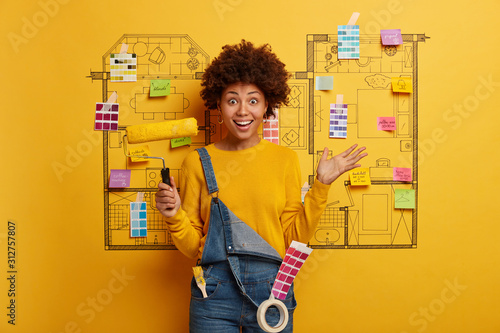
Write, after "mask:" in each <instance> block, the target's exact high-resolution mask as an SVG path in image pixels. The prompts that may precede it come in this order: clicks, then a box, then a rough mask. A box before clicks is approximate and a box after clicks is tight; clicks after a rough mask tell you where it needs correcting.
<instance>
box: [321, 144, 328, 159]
mask: <svg viewBox="0 0 500 333" xmlns="http://www.w3.org/2000/svg"><path fill="white" fill-rule="evenodd" d="M328 152H329V150H328V147H325V149H323V154H322V155H321V158H320V161H326V160H327V158H328Z"/></svg>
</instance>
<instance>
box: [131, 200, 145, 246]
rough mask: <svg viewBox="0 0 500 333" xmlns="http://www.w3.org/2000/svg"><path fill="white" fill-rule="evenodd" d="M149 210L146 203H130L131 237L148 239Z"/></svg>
mask: <svg viewBox="0 0 500 333" xmlns="http://www.w3.org/2000/svg"><path fill="white" fill-rule="evenodd" d="M147 235H148V228H147V210H146V202H145V201H139V202H138V201H135V202H131V203H130V237H146V236H147Z"/></svg>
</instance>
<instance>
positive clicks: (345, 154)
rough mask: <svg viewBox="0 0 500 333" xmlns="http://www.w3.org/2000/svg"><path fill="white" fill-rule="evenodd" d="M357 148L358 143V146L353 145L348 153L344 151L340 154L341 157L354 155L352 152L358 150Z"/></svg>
mask: <svg viewBox="0 0 500 333" xmlns="http://www.w3.org/2000/svg"><path fill="white" fill-rule="evenodd" d="M357 146H358V144H357V143H356V144H354V145H352V146H351V147H349V148H348V149H347V150H346V151H344V152H342V153H340V155H341V156H343V157H345V156H348V155H350V154H351V153H352V151H353V150H354V149H356V147H357Z"/></svg>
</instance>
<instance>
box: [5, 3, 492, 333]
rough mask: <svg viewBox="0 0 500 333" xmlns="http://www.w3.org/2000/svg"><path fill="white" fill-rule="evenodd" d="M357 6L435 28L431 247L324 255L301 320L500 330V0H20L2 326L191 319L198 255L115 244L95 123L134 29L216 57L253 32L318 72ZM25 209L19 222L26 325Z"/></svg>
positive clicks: (423, 62)
mask: <svg viewBox="0 0 500 333" xmlns="http://www.w3.org/2000/svg"><path fill="white" fill-rule="evenodd" d="M354 11H358V12H360V13H361V16H360V18H359V20H358V24H359V25H360V27H361V31H362V32H363V31H365V30H364V29H380V28H382V29H384V28H385V29H388V28H401V29H402V31H403V33H425V34H426V35H427V36H430V37H431V39H429V40H427V42H425V43H421V44H420V45H419V46H420V47H419V139H420V147H421V156H420V166H419V220H418V247H417V248H416V249H403V250H396V249H390V250H381V249H378V250H368V249H366V250H361V249H358V250H319V251H315V252H313V255H312V257H311V258H310V259H308V262H307V264H306V266H305V267H304V269H303V270H302V271H301V272H300V273H299V277H298V281H297V298H298V301H299V308H298V310H297V311H296V316H295V327H296V329H295V331H296V332H356V333H357V332H371V333H373V332H375V333H379V332H380V333H382V332H383V333H387V332H394V333H404V332H406V333H413V332H429V333H430V332H464V333H465V332H482V333H487V332H499V331H500V322H499V321H498V320H497V319H496V318H497V316H498V313H499V311H500V305H499V302H498V297H499V296H500V286H499V284H498V280H499V278H500V268H499V267H498V258H499V255H500V247H499V245H498V237H499V235H500V224H499V223H498V221H499V217H498V216H499V215H500V210H499V206H500V205H499V204H498V191H497V188H498V185H499V181H498V179H497V178H496V176H495V174H496V173H497V172H498V170H499V168H500V163H499V160H500V157H499V156H498V145H499V144H500V134H499V131H498V124H499V121H500V116H499V112H500V110H499V107H498V105H499V103H500V67H499V65H498V53H496V52H499V51H500V47H499V43H498V42H499V38H498V32H499V31H500V22H499V20H498V18H497V17H496V16H497V13H498V12H499V11H500V3H499V2H498V1H496V0H487V1H475V2H472V3H471V2H469V1H464V0H460V1H453V2H438V1H430V0H419V1H417V0H415V1H410V0H383V1H376V2H374V1H345V2H340V1H314V2H313V1H297V0H289V1H263V0H254V1H249V0H209V1H200V0H196V1H143V2H140V1H130V0H123V1H94V0H88V1H78V0H71V1H70V0H64V1H62V0H59V1H56V0H41V1H35V0H27V1H22V2H15V1H9V2H6V3H4V4H3V5H2V10H1V12H2V14H1V17H2V19H1V25H0V37H1V38H0V49H1V52H0V64H1V66H2V67H1V70H0V84H1V89H0V101H1V103H2V105H1V121H0V126H1V128H0V139H1V142H2V144H1V147H2V148H1V153H0V154H1V156H2V157H1V160H0V161H1V163H0V171H1V172H0V189H1V190H0V207H1V209H0V268H1V271H0V295H2V296H1V297H0V302H1V303H0V309H1V310H0V314H1V316H0V318H1V319H0V331H2V332H47V333H56V332H57V333H60V332H143V331H147V332H186V331H187V318H188V304H189V288H188V284H189V279H190V277H191V266H192V265H193V262H192V261H190V260H187V259H186V258H184V257H183V256H182V255H181V254H180V253H179V252H178V251H105V250H104V236H103V200H102V196H103V193H102V192H103V191H102V181H103V180H102V145H101V144H100V142H99V136H98V135H96V134H94V132H93V131H92V130H91V129H92V123H93V112H94V111H93V110H94V107H95V103H96V102H97V101H100V97H101V96H102V93H101V84H100V82H94V83H92V82H91V80H90V79H88V78H86V76H87V75H89V74H90V70H91V69H92V70H98V71H99V70H101V56H102V54H104V52H105V51H107V50H108V49H109V47H110V46H111V45H112V44H113V43H115V42H116V40H118V38H119V37H120V36H122V35H123V34H127V33H133V34H139V33H146V34H156V33H158V34H188V35H190V36H191V37H192V38H193V39H195V40H196V41H197V42H199V43H202V44H203V48H204V49H205V51H206V52H207V53H208V54H210V55H211V57H213V56H215V55H217V54H218V53H219V50H220V47H221V46H222V45H224V44H226V43H236V42H238V41H239V40H240V39H241V38H245V39H248V40H251V41H253V42H254V43H256V44H261V43H266V42H268V43H270V44H271V45H272V46H273V49H274V51H275V52H276V53H277V54H278V55H279V56H280V58H281V59H282V60H283V61H284V62H285V63H286V64H287V66H288V68H290V69H295V70H300V69H303V68H305V61H306V60H305V52H306V50H305V36H306V35H307V34H312V33H336V26H337V25H338V24H345V23H346V21H347V20H348V19H349V17H350V15H351V14H352V12H354ZM44 13H46V14H44ZM27 22H28V23H27ZM33 22H36V23H37V24H38V26H33V27H32V28H31V29H30V28H29V27H28V26H29V24H30V23H33ZM13 36H17V37H15V38H17V39H16V42H12V39H13V38H14V37H13ZM86 133H87V134H86ZM436 133H441V135H437V134H436ZM84 141H87V142H91V145H90V147H92V148H91V149H90V150H89V152H88V154H87V155H86V156H82V158H81V160H79V161H77V162H75V165H74V167H71V172H69V171H68V172H66V173H65V174H64V176H63V179H62V180H61V181H60V180H59V179H58V178H57V176H56V174H55V172H54V170H53V167H52V165H53V163H54V162H60V163H64V161H65V159H66V157H67V154H68V147H69V149H76V147H77V146H78V145H79V144H82V142H84ZM8 220H11V221H15V222H16V228H17V229H16V247H17V252H16V255H17V258H16V269H17V272H18V273H17V275H16V278H17V280H16V298H15V299H16V321H15V323H16V325H15V326H13V325H10V324H8V320H9V317H8V316H7V314H8V313H9V309H8V308H7V307H8V306H9V301H10V299H11V298H9V297H8V290H9V287H10V284H9V280H8V279H7V278H8V277H9V274H8V273H7V272H8V270H9V269H8V267H7V263H8V261H7V260H8V258H7V256H8V254H7V252H8V251H7V242H8V240H9V239H8Z"/></svg>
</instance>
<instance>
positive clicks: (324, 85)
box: [316, 76, 333, 90]
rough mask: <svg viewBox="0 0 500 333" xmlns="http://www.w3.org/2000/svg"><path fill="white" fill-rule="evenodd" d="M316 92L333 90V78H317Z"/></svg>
mask: <svg viewBox="0 0 500 333" xmlns="http://www.w3.org/2000/svg"><path fill="white" fill-rule="evenodd" d="M316 90H333V76H316Z"/></svg>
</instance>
